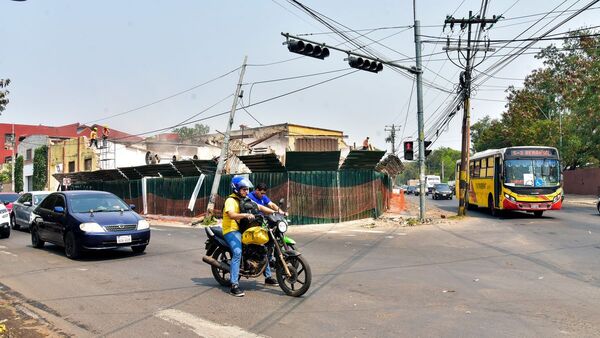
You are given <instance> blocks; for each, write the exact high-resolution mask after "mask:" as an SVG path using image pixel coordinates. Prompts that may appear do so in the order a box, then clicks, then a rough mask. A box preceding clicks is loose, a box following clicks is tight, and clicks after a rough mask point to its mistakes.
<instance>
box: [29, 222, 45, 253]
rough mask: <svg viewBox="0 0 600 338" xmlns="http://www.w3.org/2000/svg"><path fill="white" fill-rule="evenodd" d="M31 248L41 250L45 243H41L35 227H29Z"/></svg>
mask: <svg viewBox="0 0 600 338" xmlns="http://www.w3.org/2000/svg"><path fill="white" fill-rule="evenodd" d="M30 232H31V246H33V247H34V248H38V249H40V248H42V247H43V246H44V244H45V243H46V242H44V241H42V239H41V238H40V235H39V234H38V230H37V227H35V226H33V227H31V231H30Z"/></svg>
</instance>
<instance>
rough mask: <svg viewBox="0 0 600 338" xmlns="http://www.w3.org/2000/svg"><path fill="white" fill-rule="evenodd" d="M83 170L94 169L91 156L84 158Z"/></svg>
mask: <svg viewBox="0 0 600 338" xmlns="http://www.w3.org/2000/svg"><path fill="white" fill-rule="evenodd" d="M83 170H85V171H92V159H91V158H86V159H85V160H83Z"/></svg>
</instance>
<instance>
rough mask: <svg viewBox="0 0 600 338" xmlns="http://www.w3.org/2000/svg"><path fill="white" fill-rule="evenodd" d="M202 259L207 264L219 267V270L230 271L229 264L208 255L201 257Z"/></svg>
mask: <svg viewBox="0 0 600 338" xmlns="http://www.w3.org/2000/svg"><path fill="white" fill-rule="evenodd" d="M202 261H203V262H204V263H207V264H210V265H212V266H214V267H215V268H217V269H221V270H224V271H226V272H230V269H229V265H227V264H225V263H222V262H219V261H217V260H216V259H214V258H212V257H210V256H204V257H202Z"/></svg>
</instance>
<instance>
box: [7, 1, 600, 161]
mask: <svg viewBox="0 0 600 338" xmlns="http://www.w3.org/2000/svg"><path fill="white" fill-rule="evenodd" d="M302 3H303V4H305V5H307V6H309V7H310V8H312V9H314V10H316V11H318V12H319V13H321V14H324V15H326V16H327V17H329V18H330V19H333V20H335V21H337V22H339V23H341V24H343V25H345V26H347V27H348V28H350V29H352V30H360V32H359V33H358V34H364V36H363V37H361V38H360V41H361V43H362V44H369V43H370V45H369V48H372V49H373V50H375V51H377V53H378V55H381V56H382V57H385V59H386V60H401V61H397V62H398V63H400V64H402V65H405V66H408V67H411V66H413V65H414V59H413V58H414V56H415V45H414V32H413V30H412V29H411V27H409V26H411V25H413V23H414V18H413V3H412V1H406V0H403V1H387V0H385V1H383V0H382V1H370V2H364V1H354V0H339V1H337V0H335V1H334V0H331V1H315V0H310V1H309V0H306V1H303V2H302ZM587 3H588V1H582V0H564V1H562V0H561V1H539V0H527V1H525V0H503V1H494V0H490V1H489V5H488V10H487V13H488V16H491V15H493V14H496V15H499V14H502V15H503V17H504V18H505V19H503V20H500V21H499V22H498V23H497V24H496V25H495V26H493V27H492V28H491V29H489V30H488V31H486V34H487V35H488V36H489V37H490V39H493V40H496V39H511V38H514V37H515V36H517V35H518V34H520V33H521V32H522V31H524V30H525V29H526V28H528V27H529V26H530V25H532V24H533V23H534V22H533V21H535V20H537V19H539V18H541V16H533V17H525V18H522V17H523V16H527V15H533V14H539V13H545V12H550V11H552V10H553V9H554V8H555V7H557V6H558V8H557V9H556V11H558V12H557V13H560V11H561V10H565V9H568V8H569V9H571V10H573V9H579V8H581V7H583V6H584V5H586V4H587ZM599 6H600V5H599ZM480 7H481V1H471V0H464V1H462V0H454V1H434V0H430V1H417V8H416V13H417V18H418V20H419V21H420V22H421V25H422V28H421V33H422V34H423V35H425V36H424V37H423V40H427V41H428V42H425V43H424V44H423V49H422V53H423V55H424V57H423V64H424V65H425V69H424V73H423V77H424V79H425V80H426V81H428V82H430V83H434V84H435V85H436V87H441V88H445V89H446V90H453V88H454V87H455V86H456V84H457V83H458V75H459V71H460V69H459V68H458V67H457V66H455V65H454V64H453V63H452V62H450V61H448V57H447V56H446V54H445V53H443V51H442V47H443V44H440V43H431V42H433V41H437V40H439V39H438V38H439V37H442V38H444V37H446V35H447V33H448V31H449V30H448V28H447V29H446V31H445V33H444V32H442V26H441V25H442V24H443V22H444V19H445V18H446V15H448V14H452V13H455V14H454V16H455V17H457V18H462V17H465V16H467V14H468V11H469V10H472V11H473V12H478V11H479V9H480ZM599 12H600V11H599V10H598V9H591V10H588V11H586V12H584V13H582V14H581V15H579V16H578V17H576V18H575V19H573V20H572V21H570V22H568V23H566V24H564V25H563V26H561V27H560V28H558V29H557V30H556V31H555V32H565V31H568V30H570V29H577V28H580V27H583V26H592V25H597V24H598V19H597V17H598V13H599ZM570 13H572V12H568V13H566V14H567V15H563V16H561V17H558V18H556V19H555V21H553V22H552V24H555V23H558V22H559V21H560V20H562V19H564V18H566V17H567V16H568V14H570ZM554 17H555V15H549V16H548V17H547V18H546V19H545V20H543V21H542V22H541V23H539V24H537V25H536V26H534V27H533V28H531V29H530V30H529V31H528V32H527V33H525V34H524V35H523V36H522V37H529V36H531V35H532V34H534V33H535V32H536V31H537V30H538V29H539V28H541V27H542V26H544V25H545V24H547V23H549V22H551V21H552V20H553V19H554ZM0 18H1V19H2V25H1V26H0V32H1V34H2V37H3V44H2V47H1V48H2V53H0V78H10V79H11V81H12V82H11V85H10V87H9V90H10V95H9V99H10V103H9V105H8V106H7V108H6V110H5V111H4V112H3V113H2V116H0V121H2V123H23V124H44V125H56V126H58V125H65V124H70V123H75V122H80V123H99V124H106V125H108V126H109V127H112V128H115V129H118V130H121V131H125V132H129V133H132V134H138V133H140V134H141V133H145V134H144V135H145V136H150V135H152V133H151V131H155V130H159V129H162V128H168V127H171V126H176V125H178V124H179V123H181V122H182V121H184V120H188V121H194V120H197V119H201V118H205V117H210V116H211V115H215V114H219V113H225V112H227V111H229V110H230V109H231V105H232V101H233V98H232V96H231V95H232V94H233V93H234V91H235V88H236V85H237V81H238V78H239V67H240V66H241V64H242V61H243V59H244V57H245V56H248V64H249V66H248V67H247V69H246V73H245V76H244V79H243V83H244V86H243V90H244V95H243V104H244V105H249V104H255V103H259V102H260V101H263V100H268V99H271V98H275V99H273V100H269V101H267V102H264V103H261V104H256V105H253V106H250V107H248V108H247V109H246V111H245V110H238V111H237V112H236V116H235V122H234V128H236V129H237V127H238V126H239V125H242V124H243V125H246V126H249V127H256V126H259V123H262V124H263V125H271V124H279V123H294V124H301V125H308V126H314V127H321V128H326V129H334V130H342V131H343V132H344V134H345V135H347V139H346V142H347V143H348V144H354V143H356V144H357V145H359V144H361V143H362V140H363V139H364V138H365V137H366V136H370V138H371V142H372V144H373V145H374V146H375V147H377V148H380V149H387V150H389V149H390V148H391V145H390V144H389V143H386V142H385V137H386V136H387V134H386V132H385V128H386V126H391V125H392V124H394V125H400V127H399V130H398V132H397V134H396V137H397V141H396V143H398V144H399V143H400V141H401V140H402V139H409V138H411V137H412V138H413V139H415V138H416V131H417V114H416V90H414V89H413V83H414V81H413V78H412V76H406V75H405V74H404V75H403V74H399V73H398V72H395V71H393V70H392V69H390V68H385V69H384V70H383V71H382V72H380V73H377V74H375V73H370V72H366V71H357V72H353V73H351V74H348V75H346V76H343V77H339V78H337V79H334V80H331V81H328V82H325V83H322V84H319V85H316V86H314V87H310V88H307V89H305V90H300V91H298V92H295V93H292V94H290V95H286V96H282V97H279V98H276V97H278V96H279V95H281V94H284V93H288V92H291V91H294V90H297V89H301V88H304V87H309V86H311V85H313V84H316V83H319V82H323V81H325V80H329V79H332V78H333V77H338V76H340V75H344V74H347V73H350V72H351V71H352V68H350V67H349V66H348V64H347V61H344V58H346V57H347V55H346V54H345V53H343V52H338V51H333V50H332V51H331V55H330V56H329V57H328V58H326V59H325V60H319V59H315V58H310V57H298V54H293V53H290V52H289V51H288V50H287V47H286V46H285V45H284V44H283V42H284V41H285V38H284V37H283V36H281V34H280V33H281V32H288V33H290V34H293V35H298V34H310V33H313V34H312V35H307V36H305V38H308V39H311V40H315V41H318V42H322V43H326V44H329V45H338V46H339V47H340V48H343V49H351V48H353V47H352V46H350V45H347V44H346V45H344V44H341V43H342V41H343V40H342V39H341V38H340V37H339V36H338V35H335V34H330V30H329V28H327V27H325V26H324V25H322V24H321V23H319V22H318V21H316V20H315V19H314V18H312V17H310V16H309V15H307V14H306V13H305V12H303V11H300V10H298V9H297V8H296V7H294V6H293V5H292V4H290V3H289V2H287V1H285V0H255V1H247V0H246V1H241V0H239V1H234V0H232V1H201V0H178V1H171V0H153V1H148V0H143V1H142V0H130V1H122V0H102V1H99V0H96V1H93V0H88V1H76V0H53V1H42V0H28V1H26V2H13V1H8V0H4V1H2V2H0ZM552 24H550V25H549V26H547V28H549V27H550V26H551V25H552ZM375 28H380V29H377V30H373V29H375ZM547 28H546V29H547ZM540 32H543V30H542V31H540ZM349 34H351V33H349ZM538 34H539V33H538ZM391 35H393V36H391ZM354 36H357V35H356V34H355V35H354ZM458 36H459V30H457V29H455V32H454V33H453V35H452V37H453V38H457V37H458ZM384 38H385V39H384ZM463 38H464V36H463ZM370 39H371V40H370ZM380 39H383V40H381V41H379V40H380ZM374 40H375V41H379V42H378V43H373V41H374ZM357 41H359V40H357ZM550 43H552V42H551V41H543V42H540V43H538V44H536V45H535V46H536V47H544V46H546V45H549V44H550ZM536 50H538V49H534V50H533V51H536ZM511 51H513V49H503V50H498V52H497V54H496V55H492V56H490V57H488V58H486V59H485V60H484V61H483V62H482V63H481V64H480V65H478V66H477V68H476V69H478V70H486V68H488V67H489V66H490V65H491V64H492V63H493V62H494V61H496V60H498V59H499V57H498V56H499V55H505V54H506V53H508V52H511ZM359 52H360V51H359ZM430 54H435V55H430ZM489 54H492V53H491V52H490V53H489ZM489 54H488V56H489ZM450 57H452V58H453V60H456V58H457V56H456V52H454V53H453V54H450ZM541 65H542V64H541V62H540V60H537V59H535V58H534V57H533V55H532V54H527V55H523V56H521V57H519V58H517V59H516V60H515V61H513V62H511V63H510V64H508V66H506V67H505V68H504V69H503V70H501V71H500V72H498V73H497V74H496V75H495V76H496V77H498V78H492V79H489V81H487V82H485V83H484V85H483V86H482V87H479V88H478V90H477V91H475V92H474V94H473V101H472V110H471V118H472V122H476V121H477V120H479V119H481V118H483V117H484V116H486V115H489V116H491V117H495V118H497V117H499V116H500V115H501V113H502V112H503V111H504V110H505V104H506V100H505V99H506V93H505V89H506V88H507V87H508V86H509V85H513V86H516V87H517V88H518V87H521V86H522V79H523V78H524V77H525V76H526V75H527V74H528V73H530V72H531V71H532V70H533V69H535V68H538V67H540V66H541ZM316 73H325V74H321V75H315V76H307V77H304V75H310V74H316ZM225 74H227V75H225ZM290 77H292V78H294V77H297V78H294V79H289V80H285V81H275V82H266V83H256V82H262V81H269V80H275V79H282V78H290ZM215 79H216V80H215ZM211 80H214V81H211ZM209 81H210V82H209ZM206 82H208V83H206ZM205 83H206V84H205ZM423 92H424V96H423V102H424V107H425V109H424V117H425V121H426V124H425V129H426V130H427V129H429V128H431V126H432V124H433V122H434V121H436V119H437V118H438V117H439V116H440V114H441V112H442V109H440V110H437V111H436V109H437V108H438V107H442V108H444V107H446V106H447V105H448V104H449V101H445V99H446V98H448V97H449V94H448V93H445V92H443V91H440V90H438V89H435V88H430V87H427V86H426V87H424V90H423ZM411 93H412V95H411ZM176 94H178V95H176ZM157 101H160V102H158V103H156V102H157ZM219 102H220V103H219ZM209 107H212V108H210V109H207V108H209ZM138 108H139V109H138ZM250 114H251V115H252V116H253V117H251V115H250ZM114 115H118V116H114ZM461 119H462V112H459V113H458V114H456V116H455V117H454V118H453V119H452V120H451V121H450V123H449V124H448V125H447V126H445V127H444V128H440V130H439V134H440V136H439V139H437V141H436V142H435V143H434V145H433V148H438V147H442V146H443V147H451V148H454V149H460V138H461V137H460V124H461ZM226 121H227V116H226V115H221V116H218V117H214V118H209V119H206V120H202V121H200V123H203V124H206V125H208V126H210V129H211V132H215V131H224V130H225V127H226ZM192 125H193V124H192ZM192 125H188V126H192Z"/></svg>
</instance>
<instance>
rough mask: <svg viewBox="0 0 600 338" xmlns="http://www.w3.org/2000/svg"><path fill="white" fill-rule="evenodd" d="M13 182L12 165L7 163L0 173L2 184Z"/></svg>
mask: <svg viewBox="0 0 600 338" xmlns="http://www.w3.org/2000/svg"><path fill="white" fill-rule="evenodd" d="M11 180H12V164H10V163H6V164H5V165H4V166H3V167H2V171H0V183H8V182H10V181H11Z"/></svg>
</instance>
